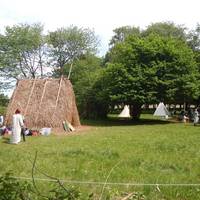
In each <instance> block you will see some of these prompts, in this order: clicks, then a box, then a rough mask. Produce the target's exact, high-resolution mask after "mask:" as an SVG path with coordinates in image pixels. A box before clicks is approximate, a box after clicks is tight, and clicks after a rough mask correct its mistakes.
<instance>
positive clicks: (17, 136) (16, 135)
mask: <svg viewBox="0 0 200 200" xmlns="http://www.w3.org/2000/svg"><path fill="white" fill-rule="evenodd" d="M20 141H21V128H14V129H13V130H12V135H11V138H10V143H13V144H18V143H19V142H20Z"/></svg>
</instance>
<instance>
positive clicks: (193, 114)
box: [179, 108, 200, 125]
mask: <svg viewBox="0 0 200 200" xmlns="http://www.w3.org/2000/svg"><path fill="white" fill-rule="evenodd" d="M179 119H180V120H182V121H183V122H189V121H191V122H193V123H194V125H197V124H198V123H199V122H200V109H199V108H195V110H193V109H190V110H189V111H188V112H185V111H181V112H180V115H179Z"/></svg>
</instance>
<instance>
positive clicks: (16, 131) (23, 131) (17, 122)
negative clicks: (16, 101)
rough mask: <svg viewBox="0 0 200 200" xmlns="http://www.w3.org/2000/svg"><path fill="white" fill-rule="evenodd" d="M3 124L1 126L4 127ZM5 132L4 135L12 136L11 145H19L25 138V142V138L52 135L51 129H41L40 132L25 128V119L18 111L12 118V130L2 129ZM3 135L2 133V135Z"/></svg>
mask: <svg viewBox="0 0 200 200" xmlns="http://www.w3.org/2000/svg"><path fill="white" fill-rule="evenodd" d="M2 125H3V123H2V124H1V125H0V126H2ZM1 130H3V134H6V133H8V134H10V135H11V137H10V143H11V144H18V143H19V142H20V141H21V137H22V136H23V140H24V141H25V136H38V135H44V136H47V135H50V133H51V128H47V127H44V128H41V129H40V130H29V129H28V128H26V127H25V124H24V117H23V115H22V114H21V112H20V110H19V109H17V110H16V111H15V113H14V115H13V117H12V128H9V127H1ZM0 135H1V133H0Z"/></svg>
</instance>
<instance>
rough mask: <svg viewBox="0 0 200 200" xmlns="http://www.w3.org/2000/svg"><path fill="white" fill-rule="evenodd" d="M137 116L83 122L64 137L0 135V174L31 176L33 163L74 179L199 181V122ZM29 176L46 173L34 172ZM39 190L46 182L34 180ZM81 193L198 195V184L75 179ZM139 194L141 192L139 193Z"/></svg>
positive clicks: (194, 198) (182, 199) (187, 198)
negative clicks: (14, 139)
mask: <svg viewBox="0 0 200 200" xmlns="http://www.w3.org/2000/svg"><path fill="white" fill-rule="evenodd" d="M151 118H152V117H151V115H143V116H142V119H141V121H140V122H138V123H133V122H131V121H124V120H116V119H112V120H111V119H110V120H108V121H105V122H104V121H98V122H92V121H87V122H86V121H85V122H84V123H85V124H88V125H90V126H91V129H90V130H87V131H83V132H79V133H75V134H70V135H68V136H53V135H51V136H47V137H44V136H39V137H27V141H26V142H22V143H20V144H19V145H10V144H8V143H7V139H8V138H2V139H1V140H0V174H4V173H5V172H7V171H12V172H13V174H14V175H15V176H20V177H31V170H32V165H33V160H34V157H35V152H36V151H37V152H38V155H37V161H36V166H37V168H38V169H40V170H41V171H42V172H45V173H47V174H48V175H50V176H54V177H57V178H60V179H65V180H71V181H79V182H101V183H105V182H106V181H107V182H109V183H132V184H133V183H135V184H200V126H195V127H194V126H193V125H192V124H189V123H187V124H183V123H174V122H167V121H160V120H157V119H151ZM34 176H35V177H40V178H47V177H45V176H44V175H42V174H41V173H40V172H38V171H37V172H36V173H35V175H34ZM37 183H38V186H39V187H40V188H41V190H47V189H48V188H49V187H51V185H52V183H49V182H45V181H38V182H37ZM72 185H74V186H76V187H77V188H79V189H80V190H81V191H82V192H83V193H95V194H96V196H100V195H101V192H102V189H103V195H104V196H103V197H102V199H106V197H105V196H106V195H110V197H111V199H117V196H120V195H122V193H124V192H127V193H130V192H135V197H134V199H152V200H154V199H155V200H156V199H159V200H161V199H162V200H164V199H166V200H171V199H178V200H198V199H200V185H191V186H189V185H179V186H175V185H158V186H155V185H136V186H134V185H123V184H121V185H117V184H115V185H106V187H105V188H104V185H102V184H77V183H73V184H72ZM140 195H143V196H142V197H139V196H140Z"/></svg>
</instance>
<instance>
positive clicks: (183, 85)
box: [0, 22, 200, 119]
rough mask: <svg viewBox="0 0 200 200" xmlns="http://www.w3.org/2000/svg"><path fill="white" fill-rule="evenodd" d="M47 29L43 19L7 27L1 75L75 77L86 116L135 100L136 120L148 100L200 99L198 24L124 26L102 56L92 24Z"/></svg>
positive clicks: (0, 45)
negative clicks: (52, 29)
mask: <svg viewBox="0 0 200 200" xmlns="http://www.w3.org/2000/svg"><path fill="white" fill-rule="evenodd" d="M43 29H44V27H43V26H42V25H41V24H33V25H28V24H20V25H15V26H12V27H9V26H8V27H6V28H5V32H4V34H2V35H0V76H1V77H4V78H7V79H9V80H10V81H11V80H12V79H21V78H38V77H46V76H53V77H59V76H61V75H65V76H67V77H70V79H71V81H72V84H73V87H74V90H75V94H76V99H77V104H78V108H79V112H80V114H81V116H82V117H87V118H88V117H90V118H97V117H106V116H107V114H108V112H109V111H110V109H111V108H113V107H114V106H115V105H121V104H128V105H130V108H131V115H132V116H133V118H134V119H138V118H139V115H140V111H141V106H142V105H144V104H154V103H158V102H159V101H163V102H165V103H168V104H186V105H189V104H195V105H198V104H199V100H200V53H199V52H200V25H199V24H197V26H196V28H195V29H194V30H188V29H186V28H185V27H184V26H181V25H176V24H174V23H173V22H159V23H153V24H151V25H149V26H148V27H147V28H146V29H144V30H141V29H140V28H139V27H135V26H124V27H119V28H117V29H115V30H113V32H114V35H113V36H112V38H111V39H110V43H109V50H108V52H107V53H106V55H105V56H104V57H102V58H99V57H98V56H97V54H96V53H97V50H98V45H99V40H98V38H97V36H96V35H95V33H94V31H92V30H90V29H84V28H78V27H76V26H69V27H66V28H59V29H57V30H56V31H53V32H49V33H47V34H44V33H43V31H44V30H43ZM72 67H73V68H72Z"/></svg>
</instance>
